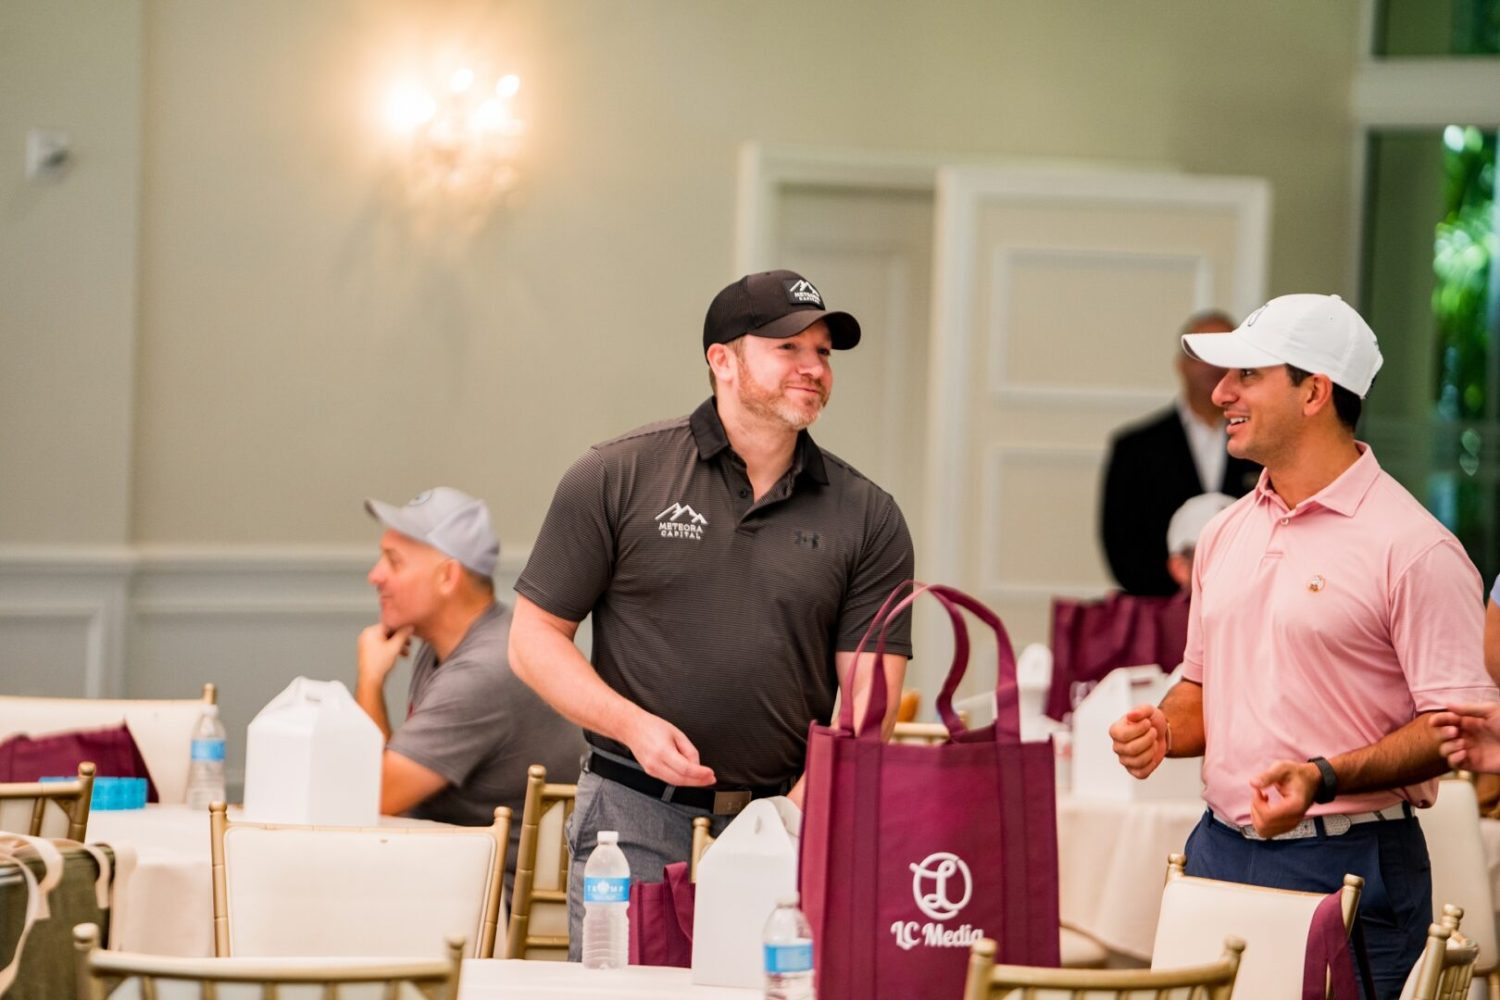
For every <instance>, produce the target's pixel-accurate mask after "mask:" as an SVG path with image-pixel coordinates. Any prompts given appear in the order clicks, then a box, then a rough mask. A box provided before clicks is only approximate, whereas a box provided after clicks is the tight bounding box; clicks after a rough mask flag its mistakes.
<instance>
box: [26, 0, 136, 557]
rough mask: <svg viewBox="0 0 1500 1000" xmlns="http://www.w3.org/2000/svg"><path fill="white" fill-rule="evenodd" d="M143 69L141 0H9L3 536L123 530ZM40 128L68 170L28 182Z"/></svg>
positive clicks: (95, 539) (41, 538) (109, 540)
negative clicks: (31, 133)
mask: <svg viewBox="0 0 1500 1000" xmlns="http://www.w3.org/2000/svg"><path fill="white" fill-rule="evenodd" d="M140 73H141V5H140V4H139V3H136V2H133V0H111V2H109V3H102V4H101V3H87V2H82V0H6V2H5V3H0V542H6V543H24V544H55V543H69V544H85V545H119V544H123V543H125V542H126V541H128V540H129V534H130V525H129V516H128V509H127V506H126V502H127V498H128V496H129V493H130V474H131V470H130V464H131V463H130V460H131V452H130V438H131V425H132V422H133V420H134V409H133V393H134V375H133V365H134V352H135V342H136V288H137V280H138V277H139V273H138V262H137V254H136V250H137V240H138V237H139V229H138V221H137V220H138V188H139V176H140V140H141V136H140V117H141V95H140V89H141V88H140ZM31 128H42V129H46V130H48V131H62V132H66V133H68V134H69V135H70V136H71V137H72V142H73V161H74V162H73V163H72V165H71V167H70V168H69V170H68V173H67V175H66V177H65V178H63V179H62V180H60V181H56V182H52V181H42V182H39V183H30V182H28V181H27V180H26V176H25V158H24V154H25V148H26V133H27V130H28V129H31Z"/></svg>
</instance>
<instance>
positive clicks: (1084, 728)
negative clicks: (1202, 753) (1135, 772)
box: [1073, 666, 1203, 802]
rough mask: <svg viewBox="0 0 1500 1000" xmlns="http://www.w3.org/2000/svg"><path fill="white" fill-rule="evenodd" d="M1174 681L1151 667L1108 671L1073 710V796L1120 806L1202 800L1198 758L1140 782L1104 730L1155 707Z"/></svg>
mask: <svg viewBox="0 0 1500 1000" xmlns="http://www.w3.org/2000/svg"><path fill="white" fill-rule="evenodd" d="M1177 680H1178V677H1177V675H1176V674H1175V673H1174V674H1172V675H1171V676H1168V675H1167V674H1164V673H1162V672H1161V669H1160V668H1158V667H1155V666H1145V667H1121V668H1120V669H1118V670H1112V671H1110V672H1109V673H1108V674H1106V675H1105V677H1104V679H1103V680H1102V681H1100V682H1099V683H1098V685H1096V686H1095V688H1094V690H1092V691H1090V692H1089V694H1088V696H1087V697H1085V698H1084V699H1083V701H1082V702H1080V703H1079V705H1078V707H1077V708H1075V709H1073V794H1074V795H1077V796H1084V797H1089V798H1099V799H1113V800H1116V801H1120V802H1140V801H1146V800H1150V801H1160V800H1164V799H1188V800H1197V799H1201V798H1202V797H1203V782H1202V780H1201V777H1200V774H1201V770H1202V764H1203V761H1202V759H1201V758H1198V757H1169V758H1167V759H1166V760H1164V761H1162V762H1161V766H1160V767H1158V768H1157V769H1156V770H1155V771H1153V772H1152V773H1151V776H1150V777H1149V778H1147V779H1146V780H1145V781H1141V780H1139V779H1137V778H1133V777H1131V776H1130V774H1129V772H1127V771H1126V770H1125V768H1124V767H1123V766H1122V765H1121V764H1120V758H1118V757H1116V756H1115V751H1114V745H1113V743H1112V741H1111V740H1110V738H1109V727H1110V726H1112V725H1114V724H1115V722H1116V720H1118V719H1119V718H1120V717H1121V716H1122V715H1124V714H1125V713H1126V712H1128V711H1130V710H1131V709H1132V708H1134V707H1135V706H1136V705H1140V704H1145V703H1150V704H1152V705H1155V704H1156V703H1158V702H1160V701H1161V699H1162V696H1163V695H1165V694H1166V693H1167V690H1168V689H1169V688H1171V686H1172V685H1173V684H1175V683H1176V682H1177Z"/></svg>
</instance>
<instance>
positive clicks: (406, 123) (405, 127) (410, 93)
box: [386, 80, 437, 132]
mask: <svg viewBox="0 0 1500 1000" xmlns="http://www.w3.org/2000/svg"><path fill="white" fill-rule="evenodd" d="M435 114H437V101H435V100H433V99H432V95H431V94H429V93H428V92H427V91H426V89H425V88H423V87H422V86H421V85H419V84H417V83H414V82H412V81H410V80H403V81H401V82H400V83H398V84H396V85H395V86H394V87H392V88H391V92H390V94H389V95H387V98H386V117H387V118H388V119H389V121H390V123H391V125H392V126H393V127H394V128H395V129H396V130H397V131H399V132H411V131H413V130H415V129H417V128H420V127H421V126H423V125H425V124H427V123H428V122H430V121H431V120H432V116H433V115H435Z"/></svg>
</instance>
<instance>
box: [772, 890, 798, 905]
mask: <svg viewBox="0 0 1500 1000" xmlns="http://www.w3.org/2000/svg"><path fill="white" fill-rule="evenodd" d="M801 901H802V897H801V896H799V895H797V893H795V892H789V893H787V894H786V895H785V896H779V897H777V899H776V905H777V906H796V905H797V904H798V903H800V902H801Z"/></svg>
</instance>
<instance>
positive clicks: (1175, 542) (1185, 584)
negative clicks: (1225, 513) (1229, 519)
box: [1167, 493, 1234, 590]
mask: <svg viewBox="0 0 1500 1000" xmlns="http://www.w3.org/2000/svg"><path fill="white" fill-rule="evenodd" d="M1232 503H1234V497H1232V496H1229V495H1228V494H1225V493H1199V494H1198V495H1197V496H1195V497H1189V498H1188V499H1187V500H1186V501H1185V502H1184V503H1183V505H1182V506H1181V507H1178V508H1177V509H1176V510H1175V511H1173V512H1172V520H1170V521H1168V522H1167V575H1168V576H1170V577H1171V578H1172V580H1173V582H1174V583H1176V584H1177V586H1178V587H1179V588H1181V589H1182V590H1188V589H1190V585H1191V584H1192V582H1193V551H1194V550H1195V549H1196V548H1197V547H1198V536H1199V535H1201V534H1203V529H1204V528H1206V527H1208V522H1209V521H1212V520H1213V519H1214V515H1216V514H1218V513H1219V511H1221V510H1223V509H1224V508H1225V507H1228V506H1229V505H1230V504H1232Z"/></svg>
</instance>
